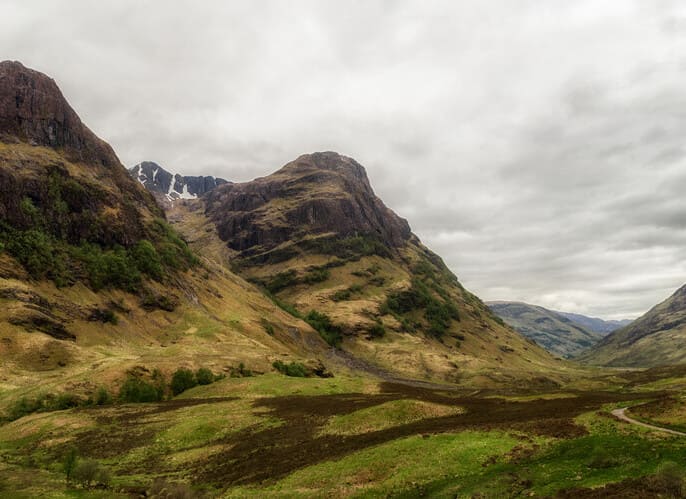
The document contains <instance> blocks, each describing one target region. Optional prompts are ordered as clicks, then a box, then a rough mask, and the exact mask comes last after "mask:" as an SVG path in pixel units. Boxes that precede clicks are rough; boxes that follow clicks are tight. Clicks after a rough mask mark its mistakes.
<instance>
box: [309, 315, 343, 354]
mask: <svg viewBox="0 0 686 499" xmlns="http://www.w3.org/2000/svg"><path fill="white" fill-rule="evenodd" d="M305 322H307V323H308V324H309V325H310V326H312V328H313V329H315V330H316V331H317V332H318V333H319V335H320V336H321V337H322V338H323V339H324V341H326V342H327V343H328V344H329V345H331V346H332V347H337V346H338V345H340V344H341V341H342V340H343V335H342V333H341V328H340V327H339V326H337V325H334V324H333V323H332V322H331V318H330V317H329V316H328V315H326V314H323V313H320V312H317V311H316V310H310V312H309V313H308V314H307V315H306V316H305Z"/></svg>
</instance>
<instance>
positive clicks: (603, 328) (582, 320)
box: [555, 310, 632, 336]
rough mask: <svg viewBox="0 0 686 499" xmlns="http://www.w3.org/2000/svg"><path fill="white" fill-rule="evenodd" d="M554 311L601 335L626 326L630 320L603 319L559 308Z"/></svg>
mask: <svg viewBox="0 0 686 499" xmlns="http://www.w3.org/2000/svg"><path fill="white" fill-rule="evenodd" d="M555 312H556V313H558V314H560V315H563V316H565V317H567V318H568V319H570V320H571V321H573V322H574V323H576V324H579V325H581V326H583V327H585V328H586V329H588V330H589V331H593V332H594V333H598V334H600V335H601V336H607V335H608V334H610V333H612V332H613V331H616V330H617V329H619V328H622V327H624V326H628V325H629V324H631V322H632V320H631V319H622V320H604V319H600V318H598V317H588V316H586V315H581V314H573V313H571V312H560V311H559V310H556V311H555Z"/></svg>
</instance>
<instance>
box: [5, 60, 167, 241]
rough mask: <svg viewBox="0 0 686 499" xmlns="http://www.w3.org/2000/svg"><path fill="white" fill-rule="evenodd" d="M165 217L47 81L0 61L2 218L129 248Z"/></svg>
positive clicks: (68, 236) (71, 237) (17, 65)
mask: <svg viewBox="0 0 686 499" xmlns="http://www.w3.org/2000/svg"><path fill="white" fill-rule="evenodd" d="M152 217H164V213H163V212H162V210H161V209H160V207H159V206H158V205H157V204H156V203H155V201H154V199H153V197H152V196H151V195H150V193H148V192H146V191H145V189H141V188H140V186H139V185H138V183H137V182H135V181H134V180H133V179H132V178H131V177H130V176H129V175H128V174H127V171H126V169H125V168H124V167H123V166H122V165H121V163H120V162H119V160H118V159H117V156H116V155H115V154H114V152H113V150H112V148H111V147H110V146H109V145H108V144H107V143H106V142H104V141H103V140H101V139H99V138H98V137H96V136H95V134H94V133H93V132H91V131H90V130H89V129H88V128H87V127H86V126H85V125H84V124H83V123H82V122H81V120H80V119H79V117H78V116H77V114H76V113H75V112H74V110H73V109H72V108H71V106H70V105H69V104H68V103H67V101H66V99H65V98H64V96H63V95H62V93H61V92H60V90H59V88H58V87H57V84H56V83H55V82H54V80H52V79H51V78H49V77H48V76H46V75H44V74H42V73H39V72H38V71H34V70H32V69H28V68H26V67H24V66H23V65H22V64H21V63H19V62H11V61H4V62H0V219H2V221H3V222H4V223H6V224H7V225H9V226H11V227H14V228H16V229H19V230H25V229H29V228H36V227H40V228H41V230H43V231H45V232H47V233H49V234H51V235H53V236H55V237H56V238H58V239H65V240H67V241H68V242H70V243H73V244H80V243H81V242H82V241H88V242H94V243H98V244H102V245H105V246H111V245H114V244H119V245H123V246H130V245H131V244H133V243H135V242H136V241H138V240H140V239H141V238H144V237H147V236H149V229H148V228H147V227H146V223H145V220H146V219H148V220H149V219H150V218H152Z"/></svg>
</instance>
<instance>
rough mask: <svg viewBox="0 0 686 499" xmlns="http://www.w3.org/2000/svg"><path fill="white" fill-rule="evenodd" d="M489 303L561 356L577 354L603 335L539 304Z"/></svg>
mask: <svg viewBox="0 0 686 499" xmlns="http://www.w3.org/2000/svg"><path fill="white" fill-rule="evenodd" d="M486 305H488V307H489V308H490V309H491V311H492V312H493V313H495V314H496V315H497V316H499V317H500V318H501V319H502V320H503V321H505V322H506V323H507V324H508V325H510V326H512V327H513V328H514V329H515V330H516V331H517V332H519V333H521V334H523V335H524V336H526V337H527V338H530V339H532V340H534V341H535V342H536V343H538V344H539V345H540V346H542V347H543V348H545V349H546V350H548V351H549V352H552V353H555V354H557V355H560V356H562V357H567V358H569V357H574V356H575V355H577V354H579V353H581V352H583V351H584V350H586V349H588V348H590V347H592V346H593V345H594V344H595V343H597V342H598V341H600V339H601V338H602V335H601V334H600V333H598V332H596V331H592V330H590V329H588V328H587V327H584V326H583V325H582V324H580V323H579V322H576V321H574V320H572V319H571V318H569V317H567V314H563V313H561V312H556V311H554V310H548V309H546V308H544V307H540V306H538V305H530V304H528V303H520V302H504V301H497V302H487V303H486ZM571 315H574V314H571ZM580 317H584V316H580ZM584 319H589V318H587V317H584Z"/></svg>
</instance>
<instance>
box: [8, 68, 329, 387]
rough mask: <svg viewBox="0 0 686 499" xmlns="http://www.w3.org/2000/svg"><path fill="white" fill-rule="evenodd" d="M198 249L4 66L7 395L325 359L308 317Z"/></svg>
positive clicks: (55, 94) (98, 148)
mask: <svg viewBox="0 0 686 499" xmlns="http://www.w3.org/2000/svg"><path fill="white" fill-rule="evenodd" d="M184 185H186V186H189V185H190V186H191V187H187V189H191V190H193V191H194V192H196V193H199V192H200V191H199V190H198V189H196V186H195V185H194V184H193V182H188V181H186V184H184ZM210 236H211V234H207V237H210ZM217 240H218V239H217ZM204 250H205V251H204V253H203V254H198V253H195V252H193V251H192V250H191V249H190V248H189V247H188V245H187V243H186V241H184V240H183V238H182V237H181V236H180V235H179V233H178V232H177V231H176V230H175V229H173V228H172V227H171V226H170V225H169V223H168V221H167V219H166V215H165V212H164V210H163V209H162V208H161V207H160V206H159V205H158V204H157V202H156V201H155V199H154V197H153V196H152V195H151V194H150V192H148V191H147V190H146V189H144V188H143V187H142V186H141V184H140V183H139V182H138V181H136V180H135V179H133V178H132V177H131V176H130V175H129V172H128V171H127V170H126V168H125V167H124V166H123V165H122V164H121V163H120V162H119V159H118V158H117V156H116V155H115V153H114V151H113V150H112V148H111V147H110V146H109V145H108V144H107V143H106V142H104V141H103V140H101V139H100V138H98V137H97V136H96V135H95V134H94V133H93V132H92V131H91V130H89V129H88V128H87V127H86V126H85V125H84V124H83V123H82V122H81V120H80V119H79V117H78V115H77V114H76V112H75V111H74V110H73V109H72V108H71V106H70V105H69V104H68V102H67V100H66V99H65V98H64V96H63V95H62V93H61V92H60V90H59V88H58V86H57V84H56V83H55V82H54V81H53V80H52V79H50V78H49V77H48V76H46V75H44V74H42V73H39V72H37V71H34V70H32V69H29V68H26V67H24V66H23V65H22V64H21V63H18V62H11V61H5V62H1V63H0V303H1V304H2V307H0V355H1V356H2V359H3V362H2V363H0V384H1V386H2V397H1V398H2V400H3V401H6V400H12V399H13V398H15V399H16V398H17V397H19V396H24V395H26V393H31V392H35V391H36V390H43V391H46V392H52V393H60V392H62V391H63V390H64V389H65V388H68V389H70V390H71V391H73V392H75V393H78V394H79V395H83V396H88V395H92V394H93V393H94V392H95V390H97V388H98V385H104V386H107V387H108V388H110V387H116V386H118V385H119V384H120V383H121V382H122V380H123V379H124V378H125V377H126V373H127V372H131V370H133V371H135V372H136V373H148V374H149V373H151V372H154V371H155V370H160V371H161V372H162V373H163V374H166V375H167V376H169V375H170V373H171V372H172V371H173V370H175V369H177V368H178V367H180V366H183V367H188V368H193V369H196V368H198V367H200V366H205V367H208V368H211V369H212V370H213V371H214V372H217V373H219V372H227V373H228V372H230V371H231V369H233V368H235V367H236V366H238V365H239V364H241V363H243V364H244V365H245V366H247V368H248V369H252V370H255V371H261V372H265V371H267V370H271V369H272V367H271V366H272V362H273V361H274V360H277V359H278V360H282V359H289V358H290V359H298V360H299V361H302V362H311V363H312V364H314V365H316V363H317V362H318V360H317V359H318V358H320V357H321V358H323V359H325V360H326V357H325V355H326V354H327V352H328V345H327V344H326V343H325V342H324V341H323V340H322V339H321V337H320V336H319V334H317V332H316V331H315V330H314V329H312V327H311V326H310V325H308V324H307V323H306V322H304V321H303V320H301V319H299V318H296V317H293V316H292V315H290V314H288V313H286V312H284V311H283V310H281V309H280V308H279V307H278V306H276V305H275V304H274V303H273V302H272V301H271V300H270V299H269V298H267V297H266V296H265V295H264V294H263V293H262V292H261V291H260V290H259V289H257V288H256V287H255V286H253V285H251V284H249V283H247V282H246V281H245V280H244V279H242V278H240V277H239V276H237V275H235V274H234V273H232V272H230V270H228V269H227V268H225V267H224V266H221V265H218V264H216V263H215V261H214V260H213V259H212V257H211V255H212V252H211V248H204ZM327 362H328V360H327ZM332 362H333V361H332Z"/></svg>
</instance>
